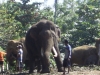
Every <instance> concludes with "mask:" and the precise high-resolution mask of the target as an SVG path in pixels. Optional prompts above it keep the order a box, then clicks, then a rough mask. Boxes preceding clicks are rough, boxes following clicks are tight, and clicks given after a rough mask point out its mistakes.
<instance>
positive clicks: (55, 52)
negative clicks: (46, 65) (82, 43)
mask: <svg viewBox="0 0 100 75" xmlns="http://www.w3.org/2000/svg"><path fill="white" fill-rule="evenodd" d="M53 52H54V57H57V55H58V54H57V51H56V49H55V48H54V46H53Z"/></svg>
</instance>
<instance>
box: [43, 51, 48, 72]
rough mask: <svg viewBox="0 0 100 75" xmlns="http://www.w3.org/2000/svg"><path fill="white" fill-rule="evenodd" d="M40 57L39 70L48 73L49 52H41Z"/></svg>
mask: <svg viewBox="0 0 100 75" xmlns="http://www.w3.org/2000/svg"><path fill="white" fill-rule="evenodd" d="M41 59H42V71H41V73H50V70H49V66H50V63H49V62H50V61H49V53H48V52H46V53H45V54H43V56H42V58H41Z"/></svg>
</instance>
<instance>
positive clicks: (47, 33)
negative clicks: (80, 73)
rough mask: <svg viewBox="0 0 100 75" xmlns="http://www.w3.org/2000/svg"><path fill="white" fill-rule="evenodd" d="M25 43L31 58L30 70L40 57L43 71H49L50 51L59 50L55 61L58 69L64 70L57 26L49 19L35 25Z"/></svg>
mask: <svg viewBox="0 0 100 75" xmlns="http://www.w3.org/2000/svg"><path fill="white" fill-rule="evenodd" d="M25 45H26V49H27V52H28V53H29V58H30V64H31V65H30V72H32V71H33V67H32V65H33V64H34V61H35V59H37V58H40V59H41V63H42V71H41V73H48V72H50V71H49V65H50V61H49V59H50V58H49V57H50V53H51V52H52V53H54V52H53V49H55V50H56V52H57V57H55V61H56V64H57V68H58V71H59V72H60V71H62V61H61V58H60V52H59V48H58V40H57V34H56V26H55V24H54V23H53V22H51V21H49V20H41V21H39V22H38V23H36V24H35V25H33V26H32V27H31V28H30V29H29V30H28V32H27V34H26V38H25Z"/></svg>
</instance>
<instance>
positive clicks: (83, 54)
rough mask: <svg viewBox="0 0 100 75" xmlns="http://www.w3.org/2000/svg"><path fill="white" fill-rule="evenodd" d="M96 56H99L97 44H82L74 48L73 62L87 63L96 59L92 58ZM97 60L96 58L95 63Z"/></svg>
mask: <svg viewBox="0 0 100 75" xmlns="http://www.w3.org/2000/svg"><path fill="white" fill-rule="evenodd" d="M92 57H93V58H94V59H95V58H96V57H97V50H96V47H95V46H89V45H82V46H78V47H75V48H73V49H72V58H71V63H72V64H74V63H75V64H78V65H80V66H82V65H87V63H91V61H93V60H94V59H91V60H90V58H92ZM96 62H97V59H95V63H96Z"/></svg>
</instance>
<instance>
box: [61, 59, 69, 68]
mask: <svg viewBox="0 0 100 75" xmlns="http://www.w3.org/2000/svg"><path fill="white" fill-rule="evenodd" d="M70 65H71V63H70V60H68V59H64V60H63V67H68V66H70Z"/></svg>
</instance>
